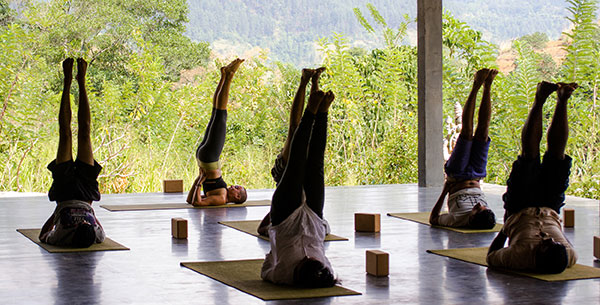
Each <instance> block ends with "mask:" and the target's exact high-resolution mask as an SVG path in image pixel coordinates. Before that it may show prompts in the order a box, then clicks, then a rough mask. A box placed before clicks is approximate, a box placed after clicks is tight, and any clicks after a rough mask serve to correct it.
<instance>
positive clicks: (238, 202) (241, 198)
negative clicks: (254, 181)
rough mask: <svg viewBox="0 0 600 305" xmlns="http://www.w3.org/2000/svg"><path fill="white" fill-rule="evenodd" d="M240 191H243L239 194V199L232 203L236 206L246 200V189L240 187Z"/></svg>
mask: <svg viewBox="0 0 600 305" xmlns="http://www.w3.org/2000/svg"><path fill="white" fill-rule="evenodd" d="M242 189H243V190H244V191H243V192H240V199H239V200H236V201H234V203H236V204H240V203H244V202H246V199H248V192H246V188H245V187H243V186H242Z"/></svg>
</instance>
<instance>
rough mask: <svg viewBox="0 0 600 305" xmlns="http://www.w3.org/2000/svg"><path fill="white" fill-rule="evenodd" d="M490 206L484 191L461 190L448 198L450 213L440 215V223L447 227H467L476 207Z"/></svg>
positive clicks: (478, 189) (476, 189) (473, 189)
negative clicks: (479, 204)
mask: <svg viewBox="0 0 600 305" xmlns="http://www.w3.org/2000/svg"><path fill="white" fill-rule="evenodd" d="M478 203H481V205H482V206H486V207H487V206H488V205H487V201H486V199H485V195H484V194H483V191H481V189H480V188H478V187H472V188H466V189H462V190H459V191H458V192H455V193H453V194H452V195H450V196H448V213H447V214H442V215H440V218H439V220H438V223H439V224H440V225H441V226H445V227H453V228H458V227H466V226H467V225H468V224H469V214H470V213H471V210H472V209H473V207H474V206H476V205H477V204H478Z"/></svg>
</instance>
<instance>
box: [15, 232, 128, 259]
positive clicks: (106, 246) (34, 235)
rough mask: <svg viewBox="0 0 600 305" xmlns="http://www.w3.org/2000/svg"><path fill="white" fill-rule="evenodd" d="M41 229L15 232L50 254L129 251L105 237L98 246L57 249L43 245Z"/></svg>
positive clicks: (56, 247) (57, 247)
mask: <svg viewBox="0 0 600 305" xmlns="http://www.w3.org/2000/svg"><path fill="white" fill-rule="evenodd" d="M40 231H41V229H17V232H19V233H21V234H23V235H25V237H27V238H29V239H30V240H31V241H32V242H34V243H36V244H38V245H39V246H40V247H42V248H44V249H45V250H46V251H48V252H50V253H67V252H90V251H111V250H129V248H127V247H125V246H123V245H121V244H120V243H118V242H116V241H114V240H112V239H110V238H108V237H105V238H104V241H103V242H101V243H99V244H96V243H95V244H93V245H91V246H90V247H89V248H68V247H59V246H54V245H49V244H45V243H43V242H41V241H40V239H39V238H38V237H39V236H40Z"/></svg>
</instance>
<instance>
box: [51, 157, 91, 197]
mask: <svg viewBox="0 0 600 305" xmlns="http://www.w3.org/2000/svg"><path fill="white" fill-rule="evenodd" d="M48 170H50V172H52V186H50V191H48V198H49V199H50V201H56V202H60V201H67V200H73V199H77V200H82V201H100V191H99V190H98V180H97V178H98V175H99V174H100V171H101V170H102V166H100V164H98V162H96V160H94V165H93V166H92V165H89V164H87V163H85V162H82V161H81V160H79V159H76V160H75V162H73V160H69V161H66V162H61V163H56V160H53V161H52V162H50V164H48Z"/></svg>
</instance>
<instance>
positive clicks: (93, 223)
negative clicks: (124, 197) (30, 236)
mask: <svg viewBox="0 0 600 305" xmlns="http://www.w3.org/2000/svg"><path fill="white" fill-rule="evenodd" d="M86 71H87V63H86V62H85V60H83V59H81V58H78V59H77V76H76V79H77V83H78V84H79V110H78V111H77V126H78V130H79V131H78V135H77V144H78V145H77V159H76V160H75V162H73V153H72V151H71V150H72V139H71V98H70V97H71V95H70V91H71V81H72V78H73V59H72V58H67V59H65V60H64V61H63V73H64V89H63V93H62V98H61V100H60V110H59V112H58V126H59V138H58V139H59V140H58V151H57V153H56V159H55V160H53V161H52V162H50V164H48V169H49V170H50V172H52V179H53V182H52V186H51V187H50V191H49V192H48V198H49V199H50V201H56V209H55V210H54V212H53V213H52V215H51V216H50V218H48V220H47V221H46V223H45V224H44V226H43V227H42V230H41V231H40V236H39V238H40V241H42V242H44V243H47V244H52V245H58V246H70V247H78V248H87V247H89V246H91V245H92V244H93V243H94V242H96V243H101V242H102V241H104V229H103V228H102V225H100V222H99V221H98V219H97V218H96V215H95V214H94V210H93V209H92V201H99V200H100V191H99V190H98V181H97V180H96V179H97V178H98V174H100V170H102V167H101V166H100V165H99V164H98V162H96V160H94V155H93V153H92V141H91V139H90V125H91V122H90V104H89V102H88V97H87V92H86V89H85V73H86Z"/></svg>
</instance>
